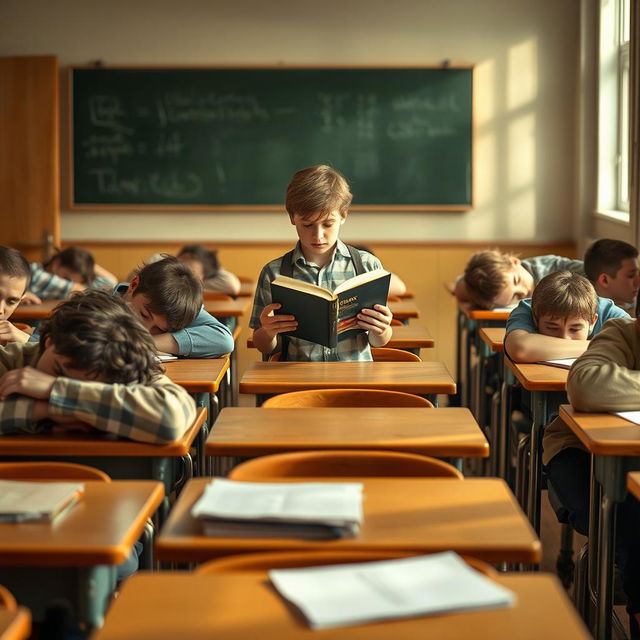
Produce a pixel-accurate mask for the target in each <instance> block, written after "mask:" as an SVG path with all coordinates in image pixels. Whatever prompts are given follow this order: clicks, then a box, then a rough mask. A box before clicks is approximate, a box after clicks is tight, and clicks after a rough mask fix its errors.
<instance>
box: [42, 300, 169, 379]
mask: <svg viewBox="0 0 640 640" xmlns="http://www.w3.org/2000/svg"><path fill="white" fill-rule="evenodd" d="M48 338H51V344H53V348H54V351H55V352H56V353H58V354H60V355H62V356H64V357H66V358H69V367H71V368H72V369H77V370H79V371H83V372H85V373H87V374H89V375H90V376H92V377H96V378H97V377H103V378H104V380H106V381H107V382H110V383H115V382H120V383H123V384H131V383H142V384H148V383H150V382H151V381H152V380H153V379H154V378H155V377H157V376H158V375H160V374H161V373H162V368H161V366H160V363H159V362H158V361H157V360H156V357H155V356H156V353H157V350H156V346H155V342H154V341H153V338H152V337H151V334H150V333H149V332H148V331H147V329H146V327H145V326H144V325H143V324H142V323H141V322H140V321H139V320H138V318H137V317H136V316H135V315H134V314H132V313H131V311H130V310H129V307H128V306H127V305H126V303H125V302H124V301H123V300H122V299H121V298H120V297H118V296H115V295H113V293H112V292H110V291H98V290H87V291H82V292H79V293H76V294H75V295H73V296H72V297H71V298H70V299H69V300H66V301H65V302H61V303H60V304H59V305H58V306H57V307H56V308H55V310H54V312H53V314H52V315H51V317H50V318H49V319H48V320H46V321H45V322H44V323H43V325H42V330H41V335H40V352H41V353H42V352H43V351H44V349H45V348H46V347H47V346H48V345H47V342H48Z"/></svg>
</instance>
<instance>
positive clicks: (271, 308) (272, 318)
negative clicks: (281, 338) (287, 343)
mask: <svg viewBox="0 0 640 640" xmlns="http://www.w3.org/2000/svg"><path fill="white" fill-rule="evenodd" d="M281 307H282V305H281V304H280V303H279V302H272V303H271V304H268V305H267V306H266V307H265V308H264V309H263V310H262V313H261V314H260V327H261V328H262V330H263V331H264V332H265V333H266V334H267V335H268V336H269V337H270V338H275V337H276V336H277V335H278V334H279V333H284V332H285V331H295V330H296V329H297V328H298V322H297V321H296V318H295V316H288V315H276V314H275V313H274V312H275V310H276V309H280V308H281Z"/></svg>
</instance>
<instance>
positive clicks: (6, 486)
mask: <svg viewBox="0 0 640 640" xmlns="http://www.w3.org/2000/svg"><path fill="white" fill-rule="evenodd" d="M83 493H84V484H82V483H81V482H20V481H15V480H0V522H52V521H53V520H54V519H55V518H56V517H57V516H58V515H60V514H61V513H62V512H63V511H65V510H66V509H67V508H69V507H70V506H71V505H73V504H75V503H76V502H77V500H78V499H79V498H80V496H81V495H82V494H83Z"/></svg>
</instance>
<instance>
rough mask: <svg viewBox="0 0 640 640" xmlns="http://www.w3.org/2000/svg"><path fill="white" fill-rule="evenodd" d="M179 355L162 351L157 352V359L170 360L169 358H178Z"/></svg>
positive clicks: (161, 360)
mask: <svg viewBox="0 0 640 640" xmlns="http://www.w3.org/2000/svg"><path fill="white" fill-rule="evenodd" d="M177 359H178V356H174V355H172V354H170V353H163V352H162V351H160V352H158V353H157V354H156V360H159V361H160V362H168V361H169V360H177Z"/></svg>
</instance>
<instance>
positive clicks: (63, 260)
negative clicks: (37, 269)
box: [44, 247, 96, 284]
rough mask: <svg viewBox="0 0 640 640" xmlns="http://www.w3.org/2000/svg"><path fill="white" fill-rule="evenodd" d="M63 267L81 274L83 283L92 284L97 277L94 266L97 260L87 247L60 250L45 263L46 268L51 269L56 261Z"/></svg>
mask: <svg viewBox="0 0 640 640" xmlns="http://www.w3.org/2000/svg"><path fill="white" fill-rule="evenodd" d="M56 261H57V262H58V264H59V265H60V266H62V267H66V268H67V269H70V270H71V271H73V272H74V273H77V274H78V275H79V276H80V280H81V282H82V283H83V284H91V283H92V282H93V280H94V279H95V277H96V274H95V271H94V267H95V260H94V259H93V256H92V255H91V253H89V252H88V251H87V250H86V249H81V248H80V247H67V248H66V249H63V250H62V251H58V253H56V254H55V255H54V256H52V257H51V259H50V260H49V261H48V262H47V263H46V264H45V265H44V268H45V269H46V270H47V271H49V267H51V266H52V265H53V263H54V262H56Z"/></svg>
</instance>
